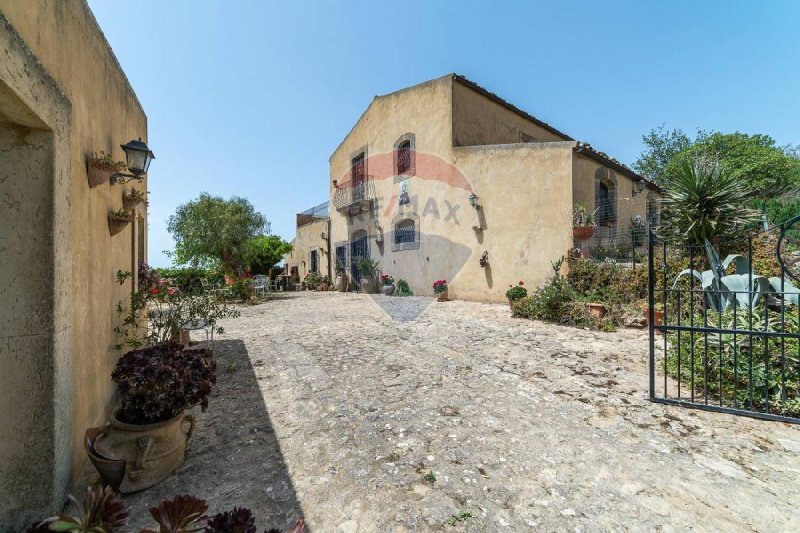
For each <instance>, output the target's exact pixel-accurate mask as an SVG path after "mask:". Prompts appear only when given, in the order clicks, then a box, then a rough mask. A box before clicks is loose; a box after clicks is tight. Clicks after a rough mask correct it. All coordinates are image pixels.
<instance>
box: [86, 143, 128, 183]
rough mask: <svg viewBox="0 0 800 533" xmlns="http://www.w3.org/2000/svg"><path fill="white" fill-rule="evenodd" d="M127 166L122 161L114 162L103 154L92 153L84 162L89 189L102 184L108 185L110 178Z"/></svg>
mask: <svg viewBox="0 0 800 533" xmlns="http://www.w3.org/2000/svg"><path fill="white" fill-rule="evenodd" d="M126 168H127V165H126V164H125V163H123V162H122V161H116V160H114V159H112V158H111V156H110V155H108V154H106V153H105V152H102V151H101V152H100V153H99V154H98V153H94V154H92V155H91V157H89V160H88V161H87V162H86V173H87V175H88V178H89V187H92V188H94V187H97V186H98V185H101V184H103V183H108V182H109V180H110V179H111V176H112V175H114V174H115V173H117V172H122V171H123V170H125V169H126Z"/></svg>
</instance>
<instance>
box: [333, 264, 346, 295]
mask: <svg viewBox="0 0 800 533" xmlns="http://www.w3.org/2000/svg"><path fill="white" fill-rule="evenodd" d="M348 285H349V279H348V277H347V272H346V271H345V269H344V268H340V269H338V270H337V271H336V279H335V280H334V282H333V290H335V291H339V292H347V289H348V288H349V287H348Z"/></svg>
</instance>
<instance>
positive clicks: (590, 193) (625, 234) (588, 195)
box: [572, 153, 654, 242]
mask: <svg viewBox="0 0 800 533" xmlns="http://www.w3.org/2000/svg"><path fill="white" fill-rule="evenodd" d="M600 169H604V170H601V172H600V175H608V176H609V177H611V178H613V180H614V181H616V187H617V197H616V208H617V221H616V225H615V226H616V227H615V228H614V232H615V233H616V238H617V240H619V241H622V242H628V241H629V240H630V234H629V231H630V227H631V219H632V218H633V217H634V216H636V215H639V216H641V217H642V220H643V221H645V222H646V221H647V194H648V192H651V191H653V190H654V189H653V188H652V186H650V185H648V186H647V188H645V190H643V191H642V192H641V193H634V179H633V178H632V177H630V176H629V175H627V174H624V173H622V172H618V171H615V170H613V169H611V168H609V167H608V166H606V165H603V164H602V163H600V162H598V161H596V160H594V159H591V158H589V157H586V156H584V155H582V154H579V153H576V154H575V156H574V158H573V186H572V190H573V193H572V194H573V197H574V198H575V202H576V203H578V202H580V203H583V204H584V205H585V206H586V209H587V211H589V212H591V211H593V210H594V209H595V206H596V204H595V194H596V190H597V188H596V186H595V182H596V181H597V176H598V170H600ZM610 230H611V228H597V230H595V241H596V242H600V241H601V240H602V239H603V238H604V237H606V236H608V238H610V236H611V235H612V233H613V232H612V231H610Z"/></svg>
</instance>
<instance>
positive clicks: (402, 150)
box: [397, 141, 411, 175]
mask: <svg viewBox="0 0 800 533" xmlns="http://www.w3.org/2000/svg"><path fill="white" fill-rule="evenodd" d="M410 171H411V141H403V142H401V143H400V145H399V146H398V147H397V174H398V175H399V174H408V173H409V172H410Z"/></svg>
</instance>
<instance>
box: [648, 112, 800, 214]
mask: <svg viewBox="0 0 800 533" xmlns="http://www.w3.org/2000/svg"><path fill="white" fill-rule="evenodd" d="M642 141H643V142H644V144H645V146H646V149H645V151H644V152H642V154H641V155H640V156H639V159H637V161H636V162H635V163H634V165H633V166H634V168H635V169H636V171H637V172H639V173H640V174H642V175H644V176H646V177H647V178H649V179H651V180H653V181H655V182H656V183H658V184H659V185H661V186H662V187H665V188H669V186H670V182H671V181H674V180H676V179H679V177H680V176H681V175H682V174H684V171H685V168H684V166H683V162H684V161H686V160H698V159H716V160H717V161H719V162H720V163H721V164H722V165H724V166H725V167H727V168H728V170H729V171H730V172H732V173H734V174H737V175H740V176H742V177H743V178H744V179H745V180H746V181H748V182H750V183H751V184H752V185H753V186H754V191H755V194H756V195H757V196H758V197H759V198H761V199H768V198H772V197H774V196H776V195H780V194H783V193H785V192H787V191H790V190H794V189H796V188H798V187H800V159H799V158H798V153H797V149H796V148H794V147H792V146H778V145H777V143H776V142H775V139H773V138H772V137H770V136H769V135H762V134H755V135H748V134H745V133H739V132H736V133H720V132H708V131H703V130H698V132H697V135H696V137H695V139H694V140H692V139H690V138H689V136H688V135H686V134H685V133H684V132H683V131H681V130H679V129H673V130H666V129H665V128H664V126H663V125H661V126H659V127H658V128H657V129H653V130H650V132H648V133H647V134H646V135H643V136H642Z"/></svg>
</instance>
